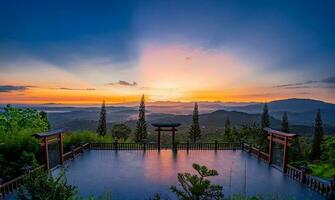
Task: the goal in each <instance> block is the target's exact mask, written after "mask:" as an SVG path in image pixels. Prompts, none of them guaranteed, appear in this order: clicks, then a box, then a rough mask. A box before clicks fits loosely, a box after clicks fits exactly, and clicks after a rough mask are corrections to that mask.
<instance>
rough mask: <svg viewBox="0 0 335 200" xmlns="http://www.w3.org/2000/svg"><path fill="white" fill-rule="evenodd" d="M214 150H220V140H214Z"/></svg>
mask: <svg viewBox="0 0 335 200" xmlns="http://www.w3.org/2000/svg"><path fill="white" fill-rule="evenodd" d="M214 150H215V151H217V150H218V141H217V140H215V141H214Z"/></svg>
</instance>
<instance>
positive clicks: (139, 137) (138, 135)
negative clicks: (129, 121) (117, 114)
mask: <svg viewBox="0 0 335 200" xmlns="http://www.w3.org/2000/svg"><path fill="white" fill-rule="evenodd" d="M147 135H148V133H147V123H146V121H145V103H144V95H142V98H141V103H140V107H139V110H138V120H137V123H136V131H135V141H136V142H143V140H144V139H146V138H147Z"/></svg>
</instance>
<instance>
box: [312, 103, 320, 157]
mask: <svg viewBox="0 0 335 200" xmlns="http://www.w3.org/2000/svg"><path fill="white" fill-rule="evenodd" d="M322 139H323V125H322V119H321V112H320V109H319V110H318V112H317V113H316V117H315V125H314V138H313V144H312V151H311V154H310V159H311V160H319V159H320V157H321V154H322V152H321V142H322Z"/></svg>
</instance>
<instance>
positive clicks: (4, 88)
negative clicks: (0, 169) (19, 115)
mask: <svg viewBox="0 0 335 200" xmlns="http://www.w3.org/2000/svg"><path fill="white" fill-rule="evenodd" d="M32 87H34V86H28V85H0V92H8V93H9V92H17V91H20V92H22V91H25V90H28V89H29V88H32Z"/></svg>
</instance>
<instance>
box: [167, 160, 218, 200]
mask: <svg viewBox="0 0 335 200" xmlns="http://www.w3.org/2000/svg"><path fill="white" fill-rule="evenodd" d="M192 167H193V169H195V170H196V171H197V172H198V174H199V176H198V175H192V174H190V173H178V176H177V178H178V182H179V185H180V186H181V189H179V188H177V187H176V186H171V188H170V189H171V191H172V192H174V193H175V194H176V195H177V197H178V199H180V200H191V199H203V200H209V199H216V200H220V199H223V192H222V188H223V187H222V186H221V185H215V184H212V183H211V181H210V180H208V179H206V178H207V177H210V176H217V175H219V174H218V172H217V171H216V170H214V169H208V168H207V167H206V166H200V165H198V164H196V163H194V164H193V165H192Z"/></svg>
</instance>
